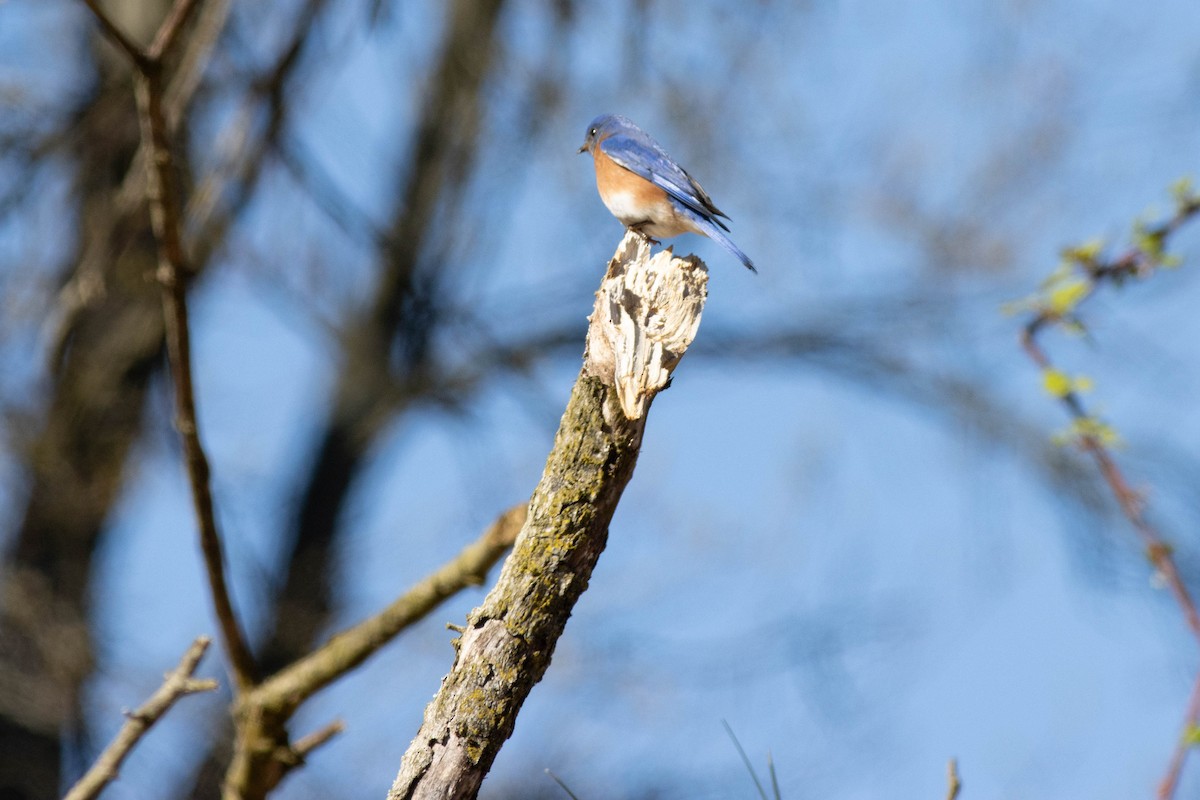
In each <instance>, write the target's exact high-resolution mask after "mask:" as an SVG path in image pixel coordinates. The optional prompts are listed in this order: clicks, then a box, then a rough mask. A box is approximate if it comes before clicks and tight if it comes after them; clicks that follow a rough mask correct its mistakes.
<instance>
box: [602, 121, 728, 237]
mask: <svg viewBox="0 0 1200 800" xmlns="http://www.w3.org/2000/svg"><path fill="white" fill-rule="evenodd" d="M600 149H601V150H603V151H604V153H605V155H607V156H608V157H609V158H611V159H612V160H613V161H615V162H617V163H618V164H620V165H621V166H622V167H624V168H625V169H627V170H629V171H630V172H632V173H634V174H635V175H640V176H641V177H643V178H645V179H646V180H648V181H650V182H651V183H653V184H654V185H655V186H658V187H659V188H660V189H662V190H663V191H665V192H666V193H667V194H669V195H670V196H671V197H672V198H673V199H674V200H676V201H677V202H679V203H680V204H682V205H683V206H685V207H686V208H688V209H689V210H691V211H692V212H693V213H695V214H696V215H698V216H699V217H701V218H702V219H705V220H707V221H709V222H713V223H715V224H716V225H720V226H721V227H722V228H724V229H725V230H729V228H726V227H725V224H724V223H723V222H721V220H719V219H718V217H725V218H726V219H728V218H729V217H728V215H727V214H725V213H724V212H722V211H721V210H720V209H719V208H717V207H716V206H715V205H714V204H713V201H712V198H710V197H709V196H708V193H707V192H705V191H704V189H703V187H701V186H700V184H698V183H696V181H695V179H694V178H692V176H691V175H688V174H687V172H686V171H685V170H684V169H683V167H681V166H679V165H678V164H676V163H675V161H674V160H673V159H672V158H671V157H670V156H669V155H667V153H666V151H665V150H663V149H662V148H661V147H660V146H659V145H658V142H656V141H654V140H653V139H651V138H650V137H649V136H648V135H646V134H645V133H644V132H643V131H641V130H640V129H639V130H634V131H624V132H622V133H617V134H613V135H612V136H609V137H607V138H605V139H604V140H602V141H601V142H600ZM718 241H719V240H718ZM742 258H743V260H745V257H744V256H742Z"/></svg>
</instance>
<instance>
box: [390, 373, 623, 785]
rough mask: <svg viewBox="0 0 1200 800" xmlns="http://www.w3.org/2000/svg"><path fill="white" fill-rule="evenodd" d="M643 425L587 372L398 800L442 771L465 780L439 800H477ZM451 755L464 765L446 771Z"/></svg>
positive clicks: (599, 543) (570, 600)
mask: <svg viewBox="0 0 1200 800" xmlns="http://www.w3.org/2000/svg"><path fill="white" fill-rule="evenodd" d="M644 427H645V418H644V417H643V418H642V419H640V420H628V419H626V418H625V416H624V415H623V414H622V413H621V410H620V408H619V406H618V405H617V402H616V399H615V397H614V393H613V391H612V390H611V389H610V388H609V387H608V386H606V385H605V384H604V383H603V382H601V381H600V380H598V379H596V378H592V377H589V376H587V375H585V374H581V375H580V377H579V379H578V381H577V382H576V384H575V389H574V391H573V392H572V394H571V399H570V402H569V403H568V404H567V409H566V412H565V413H564V414H563V418H562V422H561V423H560V425H559V430H558V434H557V435H556V436H555V440H554V449H553V450H552V451H551V453H550V457H549V458H548V459H547V461H546V468H545V471H544V472H543V475H542V479H541V482H540V483H539V484H538V487H537V489H536V490H535V491H534V493H533V497H532V498H531V499H530V503H529V515H528V518H527V520H526V523H525V527H524V529H523V530H522V532H521V534H520V536H519V537H518V538H517V542H516V544H515V546H514V548H513V552H512V554H511V555H510V556H509V558H508V560H507V561H506V562H505V564H504V569H503V570H502V572H501V574H500V577H499V579H498V580H497V583H496V586H495V587H494V588H493V589H492V591H491V593H489V594H488V596H487V598H486V599H485V600H484V602H483V603H482V604H481V605H480V606H479V608H477V609H476V610H475V611H474V612H473V613H472V614H471V616H470V619H469V620H468V625H467V628H466V630H465V631H464V632H463V635H462V641H461V644H460V647H459V651H458V656H457V658H456V660H455V664H454V666H453V668H452V669H451V671H450V674H449V675H447V676H446V678H445V680H444V681H443V683H442V689H441V691H439V692H438V695H437V697H436V698H434V701H433V702H432V703H431V704H430V706H429V708H427V709H426V713H425V723H424V725H422V728H421V731H420V733H418V735H417V739H416V740H415V742H424V743H426V746H425V747H416V748H410V751H409V753H408V754H406V755H405V759H404V764H403V766H402V768H401V774H400V776H399V777H398V778H397V781H396V785H395V786H393V788H392V792H391V794H390V795H389V797H390V798H416V797H424V796H427V795H426V792H429V793H430V794H429V796H432V794H433V792H434V789H433V787H434V785H436V784H438V783H440V782H439V781H433V780H430V781H425V780H422V778H423V777H424V776H425V773H426V772H427V771H429V770H431V769H435V768H437V769H445V770H446V771H447V772H448V773H449V772H451V771H452V772H453V773H454V774H456V775H459V776H460V777H461V778H462V779H461V780H457V781H455V783H454V785H453V787H447V786H445V785H442V786H441V790H440V792H438V795H437V796H439V797H472V796H474V794H475V792H476V791H477V790H478V787H479V783H480V782H482V780H483V776H484V775H485V774H486V773H487V770H488V769H489V768H490V767H491V764H492V761H493V760H494V759H495V757H496V754H497V753H498V752H499V750H500V746H501V744H503V742H504V741H505V740H506V739H507V738H508V737H509V736H510V735H511V734H512V730H513V726H514V724H515V722H516V716H517V712H518V711H519V710H520V707H521V704H522V703H523V702H524V700H525V698H526V697H527V696H528V694H529V692H530V690H531V689H532V688H533V685H534V684H535V683H537V682H538V681H539V680H540V679H541V677H542V675H543V674H545V671H546V668H547V667H548V666H549V664H550V657H551V655H552V654H553V652H554V645H555V642H557V640H558V637H559V636H560V635H561V634H562V631H563V628H564V626H565V625H566V622H567V619H568V618H569V617H570V614H571V609H572V608H573V607H574V605H575V601H576V600H578V598H579V596H580V595H581V594H582V593H583V591H584V590H585V589H586V588H587V584H588V579H589V578H590V577H591V574H592V569H593V568H594V567H595V565H596V561H597V559H598V558H599V556H600V553H601V551H603V549H604V545H605V543H606V541H607V537H608V525H609V523H610V522H611V520H612V515H613V512H614V511H615V510H616V507H617V501H618V500H619V499H620V496H621V493H622V491H623V490H624V488H625V485H626V484H627V483H628V482H629V479H630V477H631V476H632V475H633V469H634V466H635V464H636V462H637V454H638V449H639V447H640V445H641V439H642V431H643V429H644ZM439 751H440V752H439ZM448 758H449V759H451V760H453V759H457V760H458V762H459V763H457V764H454V765H450V764H445V765H442V766H439V764H438V762H439V761H445V760H447V759H448ZM464 760H465V761H467V762H469V764H470V768H469V769H464V768H465V766H466V765H465V764H463V763H462V761H464ZM464 775H465V776H466V777H462V776H464ZM448 789H449V790H450V791H451V793H450V794H447V793H446V792H447V790H448Z"/></svg>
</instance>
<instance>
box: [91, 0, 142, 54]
mask: <svg viewBox="0 0 1200 800" xmlns="http://www.w3.org/2000/svg"><path fill="white" fill-rule="evenodd" d="M83 2H84V3H85V4H86V5H87V7H88V8H90V9H91V10H92V14H94V15H95V17H96V21H97V22H99V23H100V27H101V28H104V34H105V35H106V36H108V38H109V39H111V40H112V42H113V44H115V45H116V46H117V47H118V48H119V49H120V50H121V52H123V53H124V54H125V57H126V58H128V59H129V60H130V61H131V62H133V67H134V69H136V70H138V71H142V70H144V69H145V68H146V66H147V64H148V63H149V57H148V56H147V55H146V51H144V50H143V49H142V48H141V47H139V46H138V45H137V44H136V43H135V42H134V41H133V40H132V39H130V38H129V37H128V36H126V35H125V32H124V31H123V30H121V29H120V28H118V27H117V25H116V23H114V22H113V21H112V19H111V18H110V17H109V16H108V14H106V13H105V12H104V9H102V8H100V4H99V3H97V2H96V0H83Z"/></svg>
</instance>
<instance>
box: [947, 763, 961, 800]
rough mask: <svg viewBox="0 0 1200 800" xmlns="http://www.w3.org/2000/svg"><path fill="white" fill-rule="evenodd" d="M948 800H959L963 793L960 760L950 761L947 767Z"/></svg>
mask: <svg viewBox="0 0 1200 800" xmlns="http://www.w3.org/2000/svg"><path fill="white" fill-rule="evenodd" d="M946 785H947V788H946V800H957V798H958V793H959V792H961V791H962V779H961V778H959V777H958V759H956V758H952V759H950V763H949V764H947V765H946Z"/></svg>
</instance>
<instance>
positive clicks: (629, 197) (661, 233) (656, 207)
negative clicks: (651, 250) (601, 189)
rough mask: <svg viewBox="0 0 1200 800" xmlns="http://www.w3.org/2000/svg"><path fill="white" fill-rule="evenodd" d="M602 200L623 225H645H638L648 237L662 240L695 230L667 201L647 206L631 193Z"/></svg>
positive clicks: (612, 195)
mask: <svg viewBox="0 0 1200 800" xmlns="http://www.w3.org/2000/svg"><path fill="white" fill-rule="evenodd" d="M601 199H602V200H604V205H606V206H608V210H609V211H610V212H612V215H613V216H614V217H616V218H617V219H619V220H620V221H621V224H623V225H626V226H631V225H638V223H645V224H641V225H638V230H639V231H641V232H642V233H644V234H646V235H647V236H652V237H654V238H656V239H662V238H669V237H671V236H678V235H679V234H681V233H685V232H687V231H690V230H694V227H693V226H692V225H691V220H689V219H688V218H687V217H685V216H683V215H682V214H679V213H678V212H677V211H676V210H675V207H674V206H672V205H671V204H670V203H669V202H667V201H666V200H663V201H662V202H659V203H650V204H647V203H645V202H641V201H640V200H639V199H638V198H637V197H636V196H635V195H634V194H633V193H631V192H609V193H608V195H606V196H603V197H602V198H601ZM647 221H648V222H647Z"/></svg>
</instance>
